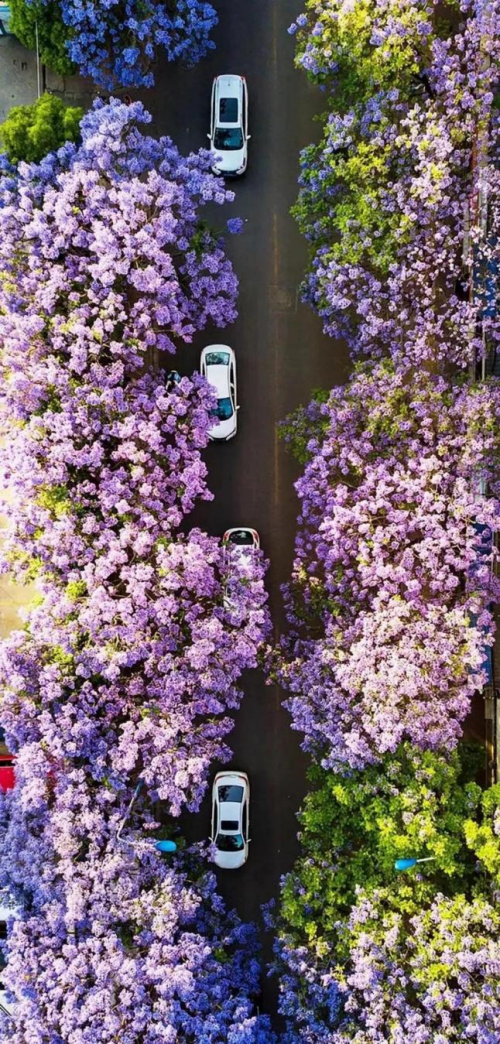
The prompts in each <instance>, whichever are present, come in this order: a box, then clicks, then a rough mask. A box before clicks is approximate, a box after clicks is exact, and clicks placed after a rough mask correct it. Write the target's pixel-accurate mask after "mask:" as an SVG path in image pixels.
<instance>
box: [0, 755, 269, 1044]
mask: <svg viewBox="0 0 500 1044" xmlns="http://www.w3.org/2000/svg"><path fill="white" fill-rule="evenodd" d="M17 772H18V784H17V789H16V791H15V792H11V794H10V795H9V797H8V798H7V800H6V801H5V800H4V801H3V802H2V820H4V819H5V817H8V819H7V822H6V823H5V822H2V829H1V832H0V837H1V847H0V875H1V881H2V884H3V885H4V884H7V885H8V888H9V892H10V894H11V896H13V898H14V899H15V900H16V902H17V903H18V913H17V916H16V917H15V918H14V921H13V923H12V924H11V926H10V934H9V947H8V965H7V968H6V969H5V971H3V972H2V979H3V982H4V984H5V986H6V987H7V988H8V989H9V991H10V992H11V994H12V995H13V996H14V997H16V1007H15V1009H14V1012H13V1015H14V1017H13V1019H7V1018H6V1017H5V1016H2V1015H1V1014H0V1025H1V1029H2V1040H6V1039H8V1040H10V1041H12V1042H13V1044H21V1042H25V1041H28V1040H29V1041H30V1042H31V1044H44V1042H46V1041H50V1042H51V1044H52V1042H53V1044H63V1042H64V1044H91V1042H97V1044H111V1042H112V1041H115V1040H116V1036H117V1034H118V1035H119V1036H120V1039H121V1040H122V1041H123V1042H124V1044H139V1042H141V1044H160V1042H162V1044H167V1042H171V1041H172V1040H175V1039H178V1040H185V1041H192V1042H193V1044H194V1042H195V1041H202V1042H204V1044H220V1042H221V1041H224V1042H227V1044H272V1040H273V1037H272V1034H271V1033H270V1031H269V1025H268V1019H267V1018H265V1017H263V1016H260V1015H258V1014H256V1010H255V999H256V997H257V995H258V990H259V970H260V969H259V963H258V960H257V947H256V939H255V930H254V929H253V928H252V927H251V926H249V925H245V924H242V923H241V922H240V921H239V919H238V918H237V916H236V915H235V914H228V913H227V912H226V909H225V906H224V903H223V902H222V900H221V899H220V897H219V896H218V894H217V892H216V883H215V878H214V875H213V874H211V873H207V871H206V867H205V864H204V858H203V852H202V850H201V849H200V850H199V851H197V850H196V846H195V847H194V848H193V849H191V850H190V851H189V852H185V853H184V854H183V855H181V856H180V857H177V858H176V862H175V864H172V862H170V863H169V862H168V861H166V859H165V857H162V856H160V855H159V854H158V852H156V851H155V850H154V847H153V845H152V844H151V841H150V840H149V837H148V832H149V835H151V832H152V831H153V830H154V828H155V826H157V824H155V823H154V820H153V818H152V816H151V813H148V810H147V807H140V806H138V809H137V814H136V815H135V816H134V821H131V822H129V824H128V826H127V828H126V830H125V831H124V832H123V834H122V837H121V839H118V837H117V830H118V826H119V820H120V816H121V813H122V812H123V807H122V808H121V809H120V806H119V803H118V802H117V797H116V793H115V792H113V789H112V788H110V787H106V786H103V785H102V784H101V785H98V786H96V785H94V784H93V783H92V781H91V780H90V779H89V775H88V766H87V764H86V762H85V760H84V759H81V761H80V764H78V761H77V759H75V758H73V759H71V758H69V757H66V758H65V759H64V761H61V762H60V763H58V764H56V765H55V764H54V758H53V756H52V752H51V751H49V750H46V749H44V745H43V744H41V743H26V744H24V745H23V746H22V747H21V749H20V752H19V758H18V763H17ZM171 858H172V857H170V859H171Z"/></svg>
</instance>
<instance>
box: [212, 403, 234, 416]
mask: <svg viewBox="0 0 500 1044" xmlns="http://www.w3.org/2000/svg"><path fill="white" fill-rule="evenodd" d="M212 415H213V416H214V417H218V418H219V420H229V418H230V417H232V416H233V404H232V402H231V399H217V406H216V407H215V410H212Z"/></svg>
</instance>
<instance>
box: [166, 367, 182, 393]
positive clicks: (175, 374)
mask: <svg viewBox="0 0 500 1044" xmlns="http://www.w3.org/2000/svg"><path fill="white" fill-rule="evenodd" d="M181 380H182V377H181V375H180V373H179V371H178V370H169V372H168V373H167V376H166V378H165V388H166V389H167V391H168V392H170V391H173V389H174V388H175V386H176V384H180V383H181Z"/></svg>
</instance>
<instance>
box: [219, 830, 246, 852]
mask: <svg viewBox="0 0 500 1044" xmlns="http://www.w3.org/2000/svg"><path fill="white" fill-rule="evenodd" d="M215 844H216V847H217V848H218V849H219V851H220V852H241V850H242V848H244V847H245V846H244V841H243V838H242V836H241V834H217V837H216V839H215Z"/></svg>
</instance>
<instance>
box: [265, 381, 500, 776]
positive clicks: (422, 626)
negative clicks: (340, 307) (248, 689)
mask: <svg viewBox="0 0 500 1044" xmlns="http://www.w3.org/2000/svg"><path fill="white" fill-rule="evenodd" d="M499 411H500V391H499V390H498V389H497V388H496V387H495V386H491V385H489V384H486V385H484V386H479V387H477V386H476V387H470V388H469V387H466V386H465V387H454V385H453V384H452V383H451V382H449V381H448V380H447V379H445V378H442V377H433V376H432V375H430V374H427V373H425V371H422V372H421V373H420V374H417V373H414V374H413V378H412V380H410V379H409V378H408V375H404V374H402V372H401V371H399V370H397V369H395V368H394V366H393V365H392V364H389V363H381V364H377V365H370V366H367V367H365V368H364V369H363V368H362V369H359V370H358V371H357V373H356V374H355V375H354V376H353V378H352V379H351V381H350V382H349V384H348V385H347V386H346V387H344V388H337V389H334V390H333V391H332V393H331V395H330V398H329V400H328V402H327V403H325V404H324V405H323V406H321V407H320V408H319V415H318V408H316V422H315V428H314V425H313V431H312V433H311V438H310V441H309V443H308V451H309V454H310V460H309V463H308V464H307V465H306V468H305V471H304V474H303V476H302V477H301V478H300V479H299V481H298V483H297V490H298V493H299V497H300V499H301V502H302V508H301V515H300V517H299V531H298V536H297V543H296V558H295V563H294V569H293V575H292V580H291V583H290V585H289V589H288V613H289V618H290V627H291V632H290V635H289V636H288V638H287V642H286V643H285V649H284V656H283V657H282V658H281V660H280V663H279V669H278V674H279V677H280V679H281V681H282V682H283V684H284V685H285V687H286V688H287V690H288V691H289V692H290V693H291V695H290V697H289V699H288V702H287V706H288V707H289V709H290V710H291V712H292V717H293V722H294V727H295V728H298V729H300V731H302V732H303V733H304V737H305V738H304V745H305V747H306V748H307V749H312V750H314V751H315V752H316V753H317V754H318V756H319V757H321V759H322V763H323V764H324V765H325V766H331V767H342V766H345V765H351V766H355V767H358V768H359V767H362V766H363V765H364V764H367V763H369V762H371V761H373V760H376V759H377V758H378V757H380V755H381V754H382V753H383V752H385V751H393V750H395V749H396V747H397V746H398V744H399V743H401V742H402V741H403V740H404V739H410V740H411V741H412V742H413V743H415V744H417V745H418V746H420V747H422V748H424V749H425V748H431V749H437V748H440V747H447V746H450V745H454V744H455V743H456V742H457V739H458V737H459V736H460V733H461V727H460V723H461V722H463V720H464V718H465V717H466V715H467V713H468V710H469V707H470V699H471V696H472V694H473V692H474V691H475V689H476V688H477V686H478V685H480V684H481V681H482V680H483V678H484V674H483V671H482V663H483V660H484V655H485V645H486V644H487V643H489V642H491V641H492V638H491V612H490V609H489V605H490V602H492V601H493V600H495V599H496V598H497V597H498V593H499V592H498V581H497V580H496V579H495V577H494V576H493V571H492V560H493V556H494V549H493V548H492V547H491V546H490V542H489V539H488V534H491V532H492V531H493V530H495V529H496V528H497V527H498V520H499V514H500V509H499V506H498V492H499V490H498V468H497V465H496V463H495V460H496V458H497V457H498V449H499V447H498V437H499V436H498V423H499V418H500V412H499ZM296 423H297V424H300V423H303V418H301V417H300V416H299V417H298V418H297V420H296ZM315 429H316V430H315ZM291 438H292V439H293V430H292V434H291ZM486 482H488V483H489V488H490V491H491V494H492V496H491V497H489V498H487V497H485V496H482V495H481V492H480V491H481V489H482V488H483V486H482V484H483V483H486ZM479 526H483V527H486V528H485V530H484V532H483V535H478V527H479ZM483 542H484V543H483ZM278 659H280V658H278Z"/></svg>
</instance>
